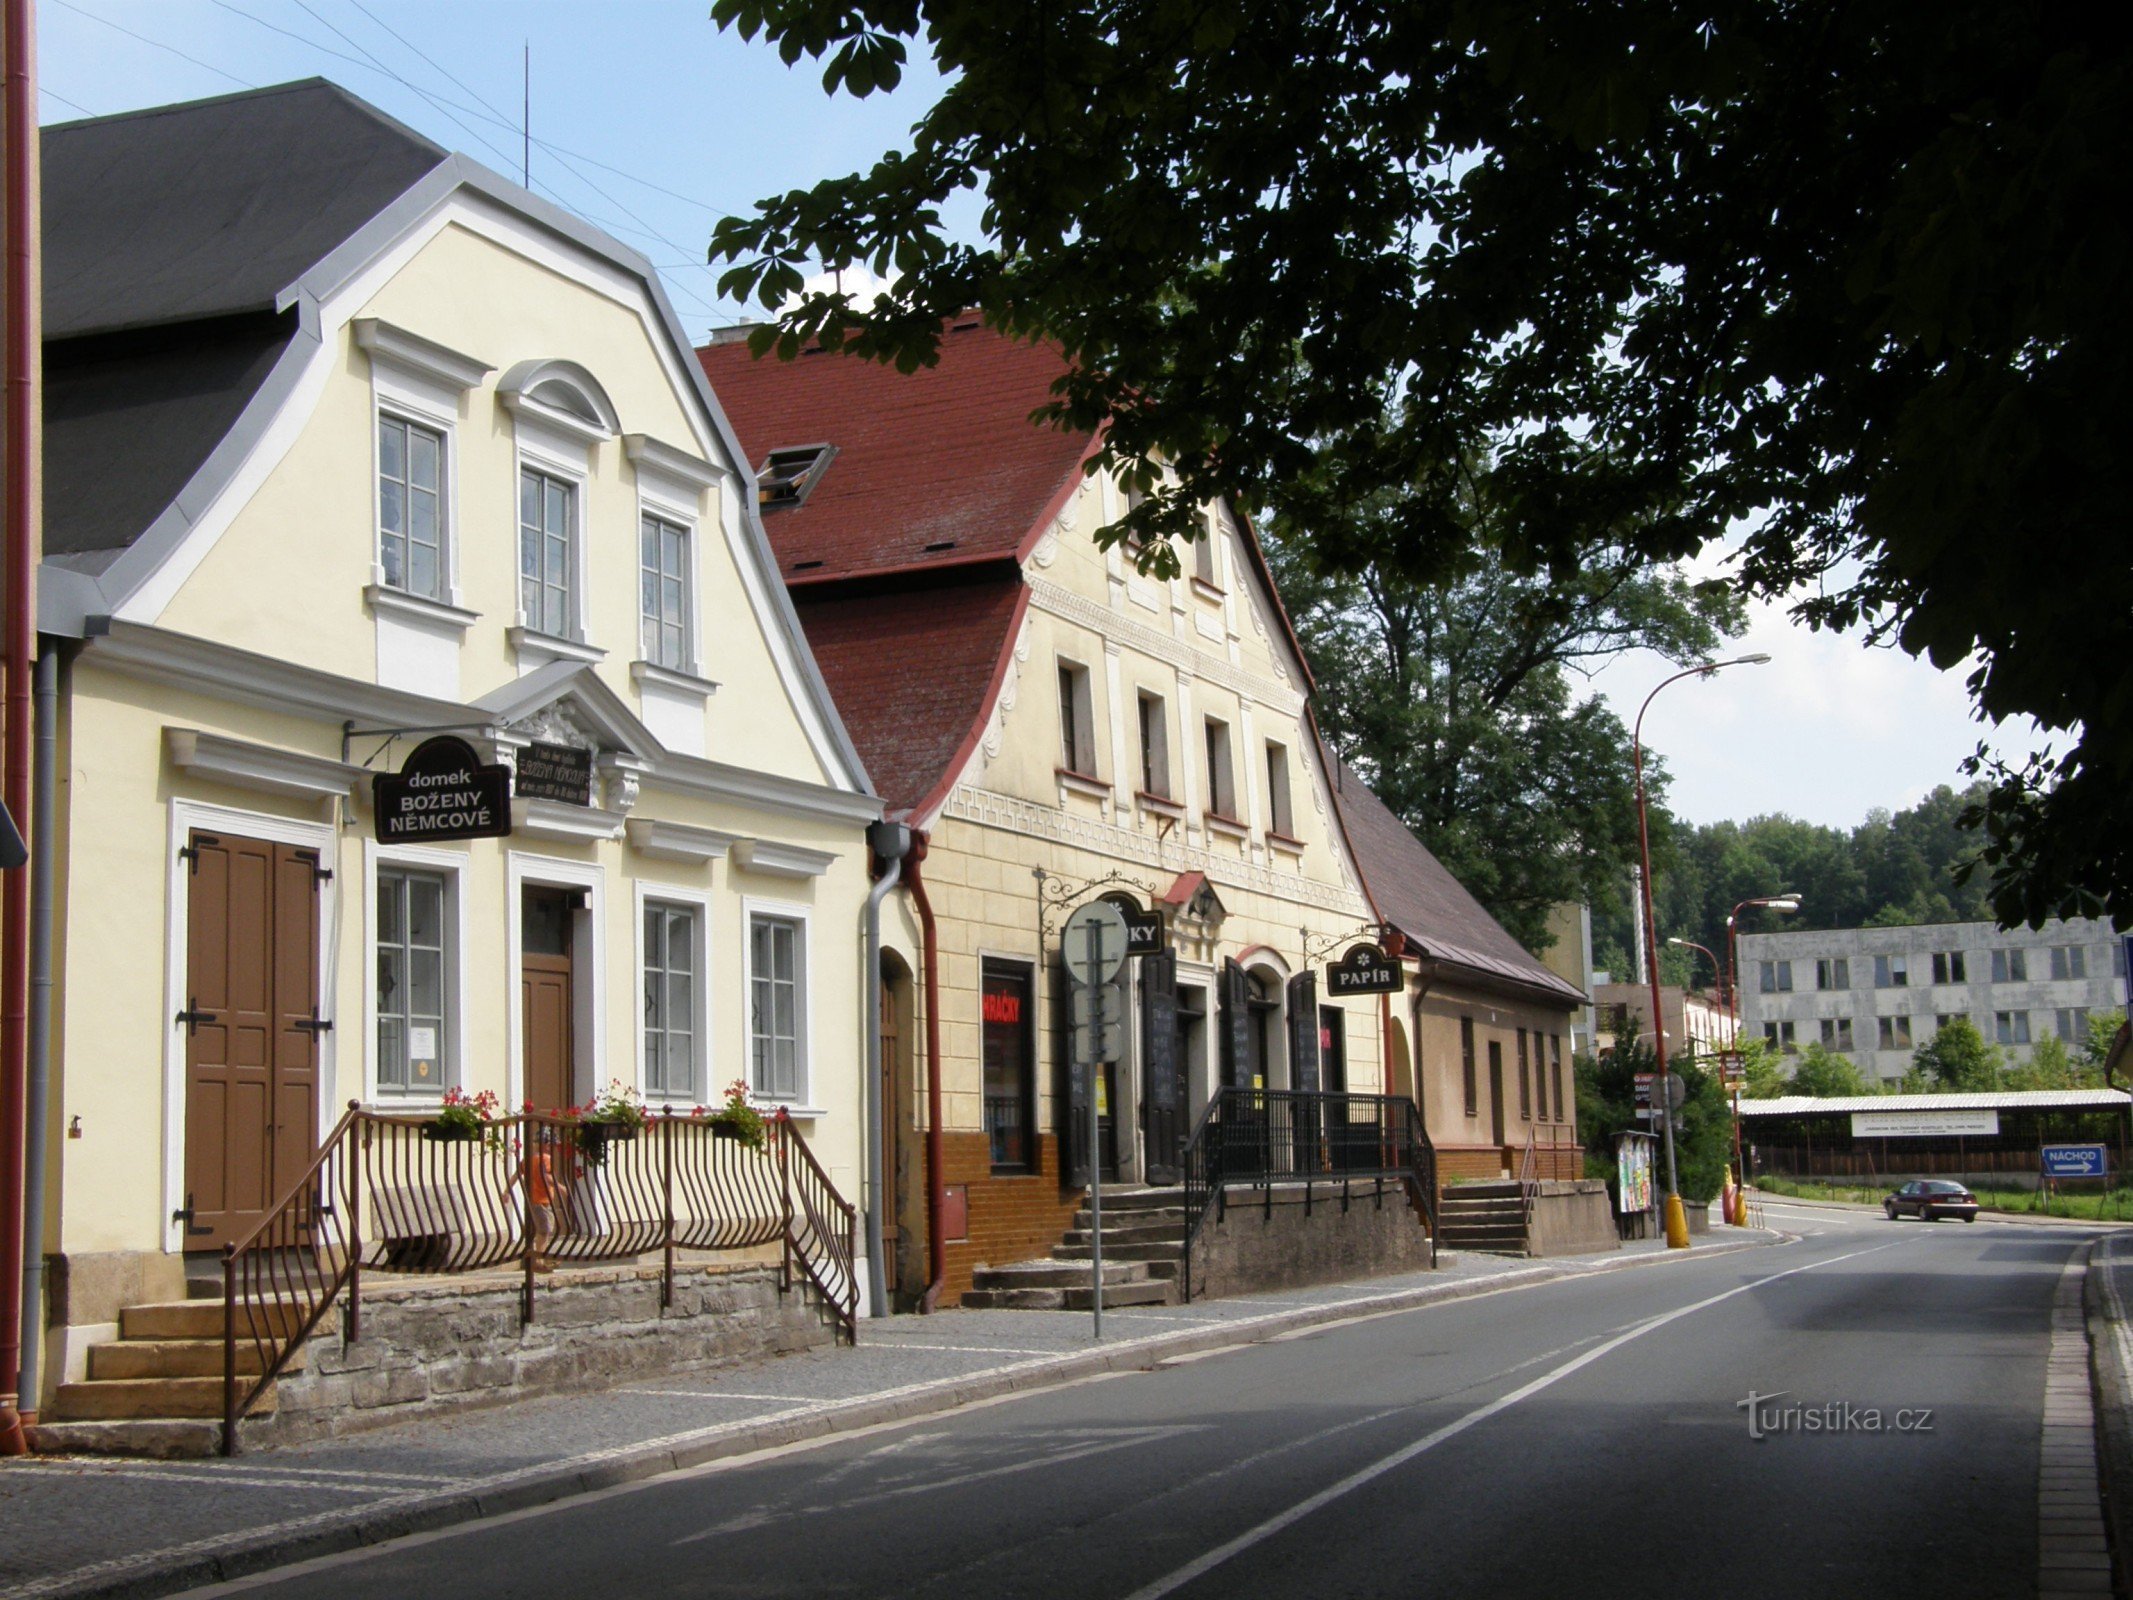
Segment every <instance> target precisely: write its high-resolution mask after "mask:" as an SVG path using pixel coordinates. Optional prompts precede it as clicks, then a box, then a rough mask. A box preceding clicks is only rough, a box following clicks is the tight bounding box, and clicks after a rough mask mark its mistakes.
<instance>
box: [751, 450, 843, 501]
mask: <svg viewBox="0 0 2133 1600" xmlns="http://www.w3.org/2000/svg"><path fill="white" fill-rule="evenodd" d="M836 454H837V448H836V446H835V445H827V444H807V445H795V446H793V447H792V448H790V449H785V450H773V451H771V452H770V459H769V460H767V461H765V462H764V463H763V468H762V470H761V471H760V472H758V473H757V474H756V499H757V501H758V502H759V503H760V504H761V505H762V507H763V509H764V510H765V511H772V510H776V509H777V508H778V507H781V506H796V505H798V504H800V502H801V501H803V500H805V499H806V498H807V497H808V495H809V494H810V493H812V492H813V490H814V487H815V485H816V484H818V483H820V482H821V481H822V474H823V473H825V472H827V471H828V470H829V464H830V461H831V459H832V458H833V457H834V456H835V455H836Z"/></svg>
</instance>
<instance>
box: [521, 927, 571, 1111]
mask: <svg viewBox="0 0 2133 1600" xmlns="http://www.w3.org/2000/svg"><path fill="white" fill-rule="evenodd" d="M576 912H577V895H576V894H575V893H573V892H572V891H570V890H568V889H536V888H529V889H527V890H526V891H525V904H524V906H523V907H522V910H521V918H520V928H519V933H520V941H519V967H520V989H521V993H522V996H523V999H522V1004H523V1006H524V1010H525V1016H524V1026H523V1029H522V1031H521V1035H520V1037H521V1039H522V1041H523V1043H524V1047H525V1052H526V1098H527V1099H528V1100H530V1101H531V1102H532V1103H533V1108H534V1109H535V1110H536V1111H557V1110H560V1109H562V1108H563V1107H565V1106H568V1105H573V1104H575V1103H576V1101H577V1098H578V1096H577V1063H576V1060H575V1049H574V1046H575V1042H576V1034H577V1004H576V995H575V993H574V990H573V985H572V981H571V925H572V923H573V922H574V921H575V920H576Z"/></svg>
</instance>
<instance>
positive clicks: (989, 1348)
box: [867, 1339, 1074, 1356]
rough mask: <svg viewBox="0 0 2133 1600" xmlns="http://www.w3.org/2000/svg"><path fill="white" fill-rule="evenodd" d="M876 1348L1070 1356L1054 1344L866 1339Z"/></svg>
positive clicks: (957, 1352) (984, 1354)
mask: <svg viewBox="0 0 2133 1600" xmlns="http://www.w3.org/2000/svg"><path fill="white" fill-rule="evenodd" d="M867 1343H868V1344H869V1345H871V1346H872V1347H873V1348H874V1349H876V1350H948V1351H952V1352H954V1353H955V1354H957V1355H965V1356H1070V1355H1072V1354H1073V1353H1074V1352H1073V1350H1072V1349H1070V1348H1063V1347H1060V1346H1056V1345H1055V1346H1054V1347H1053V1348H1051V1349H1049V1350H1037V1349H1028V1348H1022V1347H1019V1346H1016V1345H1011V1344H919V1343H918V1342H916V1341H915V1340H906V1339H870V1340H868V1341H867Z"/></svg>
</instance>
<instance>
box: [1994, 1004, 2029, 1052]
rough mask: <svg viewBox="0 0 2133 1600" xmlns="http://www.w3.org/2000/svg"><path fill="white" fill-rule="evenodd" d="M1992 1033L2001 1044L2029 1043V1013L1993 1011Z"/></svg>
mask: <svg viewBox="0 0 2133 1600" xmlns="http://www.w3.org/2000/svg"><path fill="white" fill-rule="evenodd" d="M1992 1032H1993V1036H1994V1038H1995V1039H1997V1040H1998V1042H1999V1043H2001V1044H2027V1043H2029V1013H2028V1012H2027V1011H1995V1012H1994V1013H1993V1014H1992Z"/></svg>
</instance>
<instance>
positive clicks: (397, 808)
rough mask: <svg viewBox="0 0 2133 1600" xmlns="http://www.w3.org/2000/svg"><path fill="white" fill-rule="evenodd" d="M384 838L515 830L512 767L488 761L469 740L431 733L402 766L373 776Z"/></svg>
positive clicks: (491, 835)
mask: <svg viewBox="0 0 2133 1600" xmlns="http://www.w3.org/2000/svg"><path fill="white" fill-rule="evenodd" d="M370 797H371V803H372V808H373V810H374V811H375V812H376V822H375V829H376V835H377V840H378V843H380V844H423V843H428V842H430V841H433V840H442V839H500V838H502V837H503V836H504V835H506V834H508V833H509V832H510V831H511V769H510V768H509V767H504V766H484V765H483V764H482V760H481V757H480V756H478V755H476V754H475V753H474V747H473V746H472V745H470V744H468V743H467V742H466V740H464V739H461V738H457V737H455V736H454V735H452V734H448V733H445V734H438V735H437V736H436V737H434V738H430V739H425V740H423V741H422V743H420V744H418V745H416V746H415V748H414V749H413V750H411V751H409V752H408V757H407V760H406V761H405V762H404V763H403V764H402V765H401V767H400V770H399V771H398V772H380V773H378V774H376V775H375V776H373V777H372V778H371V780H370Z"/></svg>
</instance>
